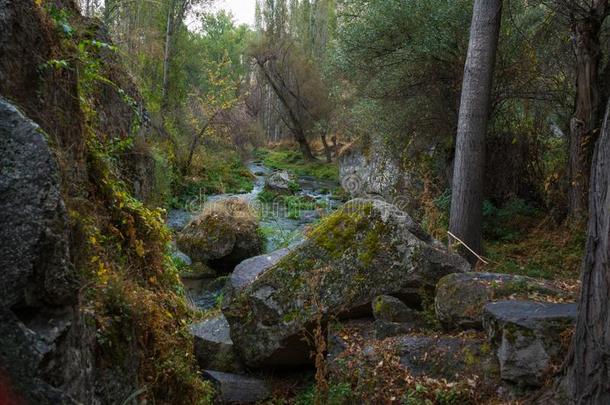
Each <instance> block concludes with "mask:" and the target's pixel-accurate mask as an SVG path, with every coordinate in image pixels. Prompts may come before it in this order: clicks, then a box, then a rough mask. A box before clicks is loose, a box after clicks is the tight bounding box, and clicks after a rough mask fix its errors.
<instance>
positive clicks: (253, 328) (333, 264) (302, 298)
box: [224, 199, 469, 366]
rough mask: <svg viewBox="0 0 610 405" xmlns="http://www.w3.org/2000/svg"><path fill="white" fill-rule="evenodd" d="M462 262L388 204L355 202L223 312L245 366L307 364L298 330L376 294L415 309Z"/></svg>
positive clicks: (351, 312)
mask: <svg viewBox="0 0 610 405" xmlns="http://www.w3.org/2000/svg"><path fill="white" fill-rule="evenodd" d="M468 269H469V266H468V264H467V263H466V262H465V261H464V260H463V259H462V258H461V257H459V256H456V255H453V254H450V253H448V252H447V251H446V250H445V249H444V248H443V246H442V244H440V243H439V242H437V241H435V240H434V239H432V238H431V237H430V236H429V235H427V234H426V233H425V232H423V231H422V230H421V228H420V227H419V226H418V225H417V224H416V223H415V222H414V221H413V220H412V219H411V217H410V216H409V215H408V214H406V213H404V212H402V211H400V210H399V209H398V208H396V207H395V206H393V205H390V204H388V203H385V202H383V201H376V200H365V199H356V200H352V201H350V202H349V203H347V204H346V205H345V206H343V207H342V208H341V209H340V210H338V211H337V212H335V213H334V214H332V215H330V216H329V217H327V218H326V219H325V220H324V221H323V222H322V223H321V224H320V225H319V226H317V227H316V228H315V229H313V230H312V231H311V233H310V234H309V238H308V239H307V240H306V241H305V242H303V243H302V244H300V245H299V246H298V247H296V248H295V249H294V250H292V251H291V252H290V253H289V254H288V255H286V256H285V257H284V258H282V259H281V260H280V261H279V262H278V263H277V264H275V265H274V266H273V267H271V268H269V269H267V270H266V271H265V272H264V273H262V274H259V275H258V277H257V278H256V279H255V280H254V281H253V282H252V283H251V284H250V285H248V286H245V287H244V288H243V289H241V290H240V291H239V292H237V293H236V294H234V296H233V297H231V299H230V301H229V302H228V303H227V304H226V305H225V308H224V313H225V315H226V317H227V320H228V322H229V324H230V325H231V337H232V339H233V342H234V343H235V345H236V346H237V348H238V350H240V352H241V354H242V357H243V358H244V360H245V361H246V362H247V363H248V364H249V365H251V366H262V365H294V364H303V363H308V362H310V358H309V353H310V351H309V347H308V345H307V344H306V343H305V342H304V341H303V339H302V337H303V333H304V332H305V331H306V330H307V329H308V328H309V327H310V326H311V325H312V323H313V322H314V320H315V319H318V315H322V320H323V321H325V320H327V319H329V318H332V317H341V316H343V317H345V316H347V317H349V316H357V315H364V314H370V313H371V302H372V300H373V299H374V298H375V297H376V296H378V295H381V294H391V295H393V296H395V297H400V298H401V299H402V300H403V301H405V302H412V303H414V304H417V303H419V302H420V301H421V294H422V293H424V292H426V291H429V290H432V289H434V287H435V286H436V283H437V282H438V280H439V279H440V278H441V277H443V276H445V275H447V274H450V273H455V272H465V271H468Z"/></svg>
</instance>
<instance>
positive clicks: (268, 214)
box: [167, 162, 341, 309]
mask: <svg viewBox="0 0 610 405" xmlns="http://www.w3.org/2000/svg"><path fill="white" fill-rule="evenodd" d="M247 166H248V169H249V170H250V172H251V173H252V174H253V175H254V176H255V178H256V179H255V181H254V187H253V188H252V191H250V192H244V193H237V194H217V195H210V196H203V198H198V199H195V201H193V202H192V203H191V204H189V205H188V208H189V209H188V210H186V209H173V210H170V211H169V212H168V216H167V224H168V226H169V227H170V228H171V229H172V230H174V231H175V232H179V231H180V230H181V229H183V228H184V227H185V226H186V225H187V224H188V222H189V221H190V220H191V219H193V218H194V217H195V216H197V215H198V214H199V213H200V212H201V210H202V209H203V207H204V206H205V204H213V203H216V202H220V201H223V200H227V199H232V198H237V199H241V200H243V201H246V202H248V203H249V204H250V205H251V206H252V207H253V209H254V210H255V211H256V212H258V213H259V216H260V225H261V228H262V230H263V233H264V234H265V237H266V246H265V250H266V252H272V251H274V250H277V249H279V248H282V247H284V246H287V245H289V244H293V243H296V242H299V241H301V240H303V238H304V231H305V229H306V227H307V226H309V225H311V224H313V223H315V222H317V221H318V220H319V219H320V218H321V217H322V216H324V215H326V214H328V213H329V212H331V211H333V210H335V209H337V208H338V207H339V206H340V204H341V202H340V201H338V200H336V199H333V197H332V194H331V192H332V190H335V189H336V188H337V187H338V186H339V185H338V183H337V182H334V181H329V180H319V179H315V178H313V177H309V176H300V177H297V179H296V181H297V182H298V183H299V186H300V191H299V192H297V193H296V195H300V196H303V197H304V198H306V199H307V200H308V201H311V202H315V205H316V206H317V208H316V209H310V210H298V211H296V210H289V209H288V208H287V207H285V206H284V204H282V203H280V202H279V201H280V200H278V203H274V202H272V203H266V204H263V203H261V202H260V201H259V200H258V197H259V195H260V194H261V192H263V190H264V188H265V179H266V178H267V177H268V176H269V175H271V174H272V173H273V170H272V169H270V168H268V167H266V166H264V165H263V164H262V163H260V162H249V163H248V164H247ZM225 278H226V277H224V278H219V279H212V280H184V282H185V287H186V288H187V290H188V291H189V297H190V299H191V301H192V303H193V305H195V306H197V307H198V308H201V309H209V308H213V307H214V306H215V305H216V304H217V301H218V299H219V297H220V296H221V295H222V286H223V285H224V280H225Z"/></svg>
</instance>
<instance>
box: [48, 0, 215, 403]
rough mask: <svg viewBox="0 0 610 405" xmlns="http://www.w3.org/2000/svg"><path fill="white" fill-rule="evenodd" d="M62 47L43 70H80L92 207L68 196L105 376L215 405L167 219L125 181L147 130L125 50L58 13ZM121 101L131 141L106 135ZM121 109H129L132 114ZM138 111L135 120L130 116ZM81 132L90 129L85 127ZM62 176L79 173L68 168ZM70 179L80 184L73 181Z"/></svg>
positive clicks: (149, 394) (147, 395)
mask: <svg viewBox="0 0 610 405" xmlns="http://www.w3.org/2000/svg"><path fill="white" fill-rule="evenodd" d="M49 16H50V18H51V19H52V20H53V21H54V22H55V24H56V25H57V26H58V27H59V28H60V32H61V33H62V40H61V43H60V44H59V46H58V49H57V54H58V56H59V57H58V59H57V60H64V61H66V63H65V64H59V65H58V64H56V63H52V62H51V63H47V64H45V65H43V67H42V68H58V67H59V68H62V69H73V70H75V71H77V73H78V74H77V75H75V77H77V78H78V83H75V84H76V85H77V89H78V96H79V99H80V109H81V111H82V113H83V114H82V115H76V116H75V117H76V118H78V117H82V118H83V122H82V123H80V124H82V128H83V134H82V138H83V140H84V141H83V145H84V156H85V158H86V170H87V175H86V176H84V179H83V180H82V182H83V183H82V184H79V187H81V188H82V190H85V191H86V195H87V198H86V199H84V198H81V197H79V196H78V195H67V196H66V205H67V207H68V209H69V216H70V225H71V227H72V229H73V232H74V233H75V243H79V245H78V246H77V248H78V249H75V252H74V253H75V264H76V267H77V269H78V271H79V272H80V274H81V277H82V283H83V286H84V287H85V286H86V288H83V289H82V291H83V293H82V297H81V305H82V311H83V313H84V314H85V316H86V317H87V319H88V321H90V322H92V323H93V324H94V325H95V330H96V343H97V347H96V348H95V350H94V352H95V353H96V356H97V358H96V361H97V363H98V366H99V367H107V368H110V369H112V370H115V371H116V372H119V373H121V372H123V371H125V372H131V371H130V370H134V369H135V370H136V371H137V376H136V377H137V385H138V387H140V388H142V390H141V392H140V394H139V395H138V397H139V399H141V400H143V401H146V400H150V401H152V402H164V401H166V402H169V401H179V402H181V403H192V404H194V403H208V402H210V401H211V395H212V393H213V389H212V388H211V386H210V385H209V383H206V382H204V381H203V380H202V379H201V378H200V376H199V374H198V372H197V369H196V365H195V362H194V359H193V356H192V353H191V350H192V349H191V347H192V338H191V337H190V335H189V334H188V331H187V330H186V325H187V323H188V322H189V321H190V320H191V319H192V314H191V312H190V310H189V308H188V306H187V304H186V300H185V296H184V291H183V287H182V284H181V282H180V279H179V277H178V272H177V269H176V267H175V266H174V265H173V263H172V261H171V258H170V257H169V255H168V251H167V247H168V243H169V240H170V232H169V230H168V229H167V228H166V227H165V225H164V223H163V211H162V210H160V209H156V208H151V207H148V206H146V205H145V204H144V203H142V202H141V201H139V200H137V199H136V198H134V197H133V196H132V194H131V190H130V187H129V185H128V184H127V183H126V182H125V181H124V180H123V176H122V172H121V166H122V163H123V162H121V159H122V158H123V157H124V156H125V152H128V151H131V150H132V149H133V147H134V139H135V134H136V132H137V129H138V128H139V125H140V122H141V121H140V115H139V113H138V111H137V109H136V105H135V101H134V100H133V98H132V97H131V96H129V95H128V94H127V92H126V91H124V90H123V89H122V88H121V87H120V86H119V85H118V84H116V83H115V81H114V80H113V79H114V77H113V76H111V75H110V74H111V73H112V72H115V73H116V70H117V69H120V66H114V65H113V64H114V63H117V62H116V59H115V58H113V57H112V55H113V54H114V53H115V52H116V48H115V47H114V46H113V45H111V44H109V43H107V42H104V41H101V40H98V39H96V38H95V36H94V34H93V32H94V27H91V26H87V25H86V24H84V23H82V21H80V20H79V19H78V18H77V17H75V16H73V15H71V14H70V12H68V11H67V10H62V11H61V12H58V11H56V10H55V11H54V10H53V8H51V9H50V11H49ZM102 89H103V90H106V91H108V90H109V91H110V93H112V92H114V94H115V95H116V96H117V99H118V100H120V101H121V102H122V103H123V106H124V107H125V111H127V113H128V115H131V117H130V120H129V126H130V127H129V128H128V129H129V130H130V132H128V133H121V132H118V131H117V132H106V131H105V130H104V129H108V128H113V127H111V126H105V125H104V122H103V120H102V119H101V118H100V115H101V114H102V113H103V114H107V113H108V111H106V110H98V108H99V109H107V108H112V107H113V106H109V105H108V104H104V102H103V101H101V99H100V97H101V96H100V94H103V91H102ZM123 106H121V107H123ZM130 112H131V114H129V113H130ZM75 127H77V128H78V127H81V126H79V125H75ZM62 170H72V168H71V167H63V168H62ZM64 174H66V178H73V177H74V176H73V175H71V174H70V173H64Z"/></svg>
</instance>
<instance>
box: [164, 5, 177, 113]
mask: <svg viewBox="0 0 610 405" xmlns="http://www.w3.org/2000/svg"><path fill="white" fill-rule="evenodd" d="M175 3H176V2H175V1H173V0H172V1H171V2H170V4H169V5H168V7H169V8H168V11H167V25H166V27H165V50H164V51H163V84H162V85H161V115H162V116H163V117H165V111H166V109H167V107H168V105H169V64H170V61H171V50H172V36H173V32H174V8H175Z"/></svg>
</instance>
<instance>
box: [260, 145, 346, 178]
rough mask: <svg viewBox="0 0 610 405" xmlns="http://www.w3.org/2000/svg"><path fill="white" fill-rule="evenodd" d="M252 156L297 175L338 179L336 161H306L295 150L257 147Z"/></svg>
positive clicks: (270, 165) (272, 166)
mask: <svg viewBox="0 0 610 405" xmlns="http://www.w3.org/2000/svg"><path fill="white" fill-rule="evenodd" d="M254 156H255V157H256V158H257V159H261V160H262V161H263V163H264V164H265V166H267V167H270V168H272V169H276V170H287V171H289V172H292V173H294V174H296V175H297V176H311V177H314V178H316V179H319V180H333V181H337V182H338V181H339V167H338V166H337V164H336V163H326V162H324V161H322V160H319V161H315V162H306V161H305V160H304V159H303V156H302V155H301V153H300V152H299V151H296V150H291V149H273V150H271V149H257V150H256V151H255V152H254Z"/></svg>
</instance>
